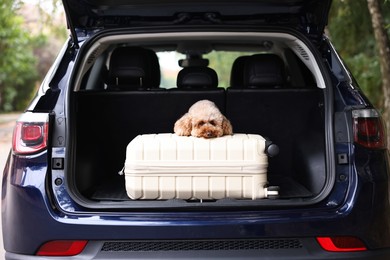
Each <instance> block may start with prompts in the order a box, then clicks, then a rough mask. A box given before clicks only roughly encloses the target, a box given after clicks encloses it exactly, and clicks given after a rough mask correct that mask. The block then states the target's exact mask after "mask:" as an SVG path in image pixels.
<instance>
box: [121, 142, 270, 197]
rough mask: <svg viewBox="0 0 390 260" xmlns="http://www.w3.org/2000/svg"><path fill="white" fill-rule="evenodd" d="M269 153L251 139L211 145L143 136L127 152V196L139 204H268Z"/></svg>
mask: <svg viewBox="0 0 390 260" xmlns="http://www.w3.org/2000/svg"><path fill="white" fill-rule="evenodd" d="M265 148H266V144H265V139H264V138H263V137H261V136H260V135H251V134H234V135H228V136H223V137H218V138H212V139H204V138H196V137H192V136H189V137H186V136H177V135H175V134H146V135H139V136H137V137H136V138H134V139H133V140H132V141H131V142H130V143H129V144H128V146H127V150H126V162H125V167H124V173H125V182H126V191H127V195H128V196H129V197H130V198H131V199H135V200H136V199H149V200H155V199H157V200H165V199H186V200H187V199H201V200H207V199H222V198H235V199H253V200H254V199H259V198H265V197H267V196H268V195H269V194H268V189H267V186H266V185H267V166H268V157H267V155H266V154H265ZM275 192H276V194H275ZM269 193H272V195H277V191H274V190H272V191H271V190H270V191H269Z"/></svg>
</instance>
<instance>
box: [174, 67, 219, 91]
mask: <svg viewBox="0 0 390 260" xmlns="http://www.w3.org/2000/svg"><path fill="white" fill-rule="evenodd" d="M177 87H178V88H179V89H215V88H217V87H218V76H217V73H216V72H215V71H214V70H213V69H211V68H209V67H186V68H183V69H182V70H180V71H179V74H178V75H177Z"/></svg>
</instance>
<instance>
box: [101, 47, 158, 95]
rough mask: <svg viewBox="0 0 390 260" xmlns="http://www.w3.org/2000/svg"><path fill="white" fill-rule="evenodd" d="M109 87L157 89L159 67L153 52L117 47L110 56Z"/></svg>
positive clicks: (139, 48) (136, 48)
mask: <svg viewBox="0 0 390 260" xmlns="http://www.w3.org/2000/svg"><path fill="white" fill-rule="evenodd" d="M108 76H109V80H108V81H109V82H108V84H109V86H112V87H117V88H120V89H144V88H158V87H159V86H160V65H159V62H158V58H157V55H156V53H155V52H154V51H152V50H149V49H144V48H141V47H119V48H117V49H115V50H114V51H113V52H112V54H111V59H110V68H109V74H108Z"/></svg>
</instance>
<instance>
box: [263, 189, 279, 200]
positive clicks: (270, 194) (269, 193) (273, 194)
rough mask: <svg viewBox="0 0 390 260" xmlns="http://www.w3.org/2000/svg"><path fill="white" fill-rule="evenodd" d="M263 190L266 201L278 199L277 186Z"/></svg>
mask: <svg viewBox="0 0 390 260" xmlns="http://www.w3.org/2000/svg"><path fill="white" fill-rule="evenodd" d="M264 189H265V194H266V197H267V198H268V199H278V198H279V190H280V188H279V186H268V187H266V188H264Z"/></svg>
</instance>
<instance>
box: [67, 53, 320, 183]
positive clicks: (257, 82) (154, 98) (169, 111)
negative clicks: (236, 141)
mask: <svg viewBox="0 0 390 260" xmlns="http://www.w3.org/2000/svg"><path fill="white" fill-rule="evenodd" d="M130 54H131V55H132V56H133V57H136V58H134V59H131V60H130V61H129V63H126V64H125V62H124V61H125V60H127V58H125V56H126V55H130ZM261 55H263V54H261ZM152 56H153V55H151V53H150V52H149V51H144V50H141V49H137V48H133V47H132V48H124V49H122V48H121V49H120V50H119V51H118V52H116V51H115V52H114V53H113V55H112V57H111V65H113V67H112V68H111V69H110V72H109V75H110V84H109V85H112V87H111V88H110V90H112V89H114V90H121V91H78V92H75V93H74V95H75V99H76V104H77V106H76V110H77V113H78V116H77V118H78V121H77V122H76V124H77V141H76V145H77V151H81V152H80V154H82V155H85V156H88V157H89V158H80V160H78V166H77V167H78V168H79V169H78V170H82V167H83V165H84V163H85V165H89V166H88V167H97V166H93V165H92V166H91V164H88V163H87V162H89V161H90V160H92V161H93V160H97V158H98V160H102V161H105V163H104V164H99V166H98V167H104V169H99V170H98V171H96V172H107V171H112V170H113V169H116V170H118V171H119V170H120V169H121V168H122V167H123V162H124V160H125V150H126V146H127V144H128V143H129V142H130V141H131V140H132V139H133V138H134V137H135V136H137V135H138V134H149V133H166V132H169V133H172V132H173V125H174V123H175V121H176V120H177V119H178V118H179V117H180V116H182V115H183V114H184V113H186V112H187V111H188V109H189V107H190V106H191V105H192V104H193V103H195V102H196V101H198V100H202V99H209V100H211V101H213V102H215V103H216V105H217V106H218V107H219V109H220V110H221V112H222V113H224V114H225V115H226V117H227V118H228V119H229V120H230V121H231V122H232V125H233V131H234V132H235V133H254V134H260V135H263V136H265V137H268V138H269V139H271V140H272V141H273V142H274V143H276V144H278V145H279V147H280V154H279V155H278V156H277V157H275V158H273V159H271V160H270V169H269V170H270V171H275V172H289V171H290V169H289V168H291V167H290V166H291V164H292V163H293V162H292V159H291V158H292V156H291V153H292V152H293V145H294V143H293V141H291V140H293V139H296V138H295V137H296V136H298V135H302V136H304V135H305V129H307V128H312V127H313V126H311V125H310V124H311V114H312V113H317V111H318V109H320V108H319V106H318V103H319V100H321V94H320V90H319V89H310V90H309V89H286V88H281V86H286V81H285V80H286V76H285V74H284V73H285V72H284V67H283V66H284V65H283V62H282V61H281V60H280V58H278V57H276V58H275V57H271V56H269V55H266V56H264V57H262V56H261V57H260V55H254V56H250V57H245V58H241V60H242V61H241V65H240V66H237V67H239V68H238V69H236V70H237V72H236V73H237V75H239V76H238V77H237V78H238V80H236V81H235V83H239V82H242V85H240V86H231V87H230V88H229V89H227V90H226V91H225V90H224V89H223V88H217V85H218V78H217V75H216V73H215V71H213V70H212V69H209V68H204V67H203V68H184V69H183V70H182V71H181V72H180V74H179V76H178V79H177V80H178V81H177V86H178V88H176V89H169V90H156V88H158V85H159V80H160V78H159V76H160V75H159V73H160V72H158V80H157V79H156V78H155V77H157V72H156V71H155V70H156V69H157V67H156V65H150V63H152V64H153V63H155V61H153V60H154V59H155V58H154V57H152ZM116 58H118V60H116ZM145 61H149V64H148V62H145ZM232 73H233V72H232ZM149 77H151V78H149ZM135 78H138V79H139V78H141V79H142V84H137V80H135V81H134V79H135ZM122 83H124V84H122ZM129 83H130V84H129ZM101 118H103V119H104V121H101ZM292 137H294V138H292ZM102 147H103V148H104V149H102ZM83 149H84V150H85V149H88V151H83ZM92 158H94V159H92ZM94 179H95V180H98V179H99V178H94ZM80 183H83V182H80ZM79 188H80V189H82V187H79Z"/></svg>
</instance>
